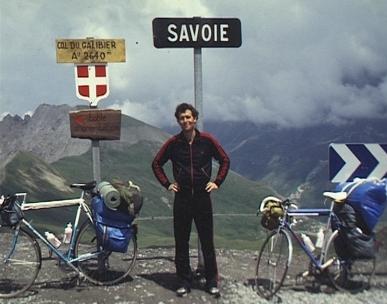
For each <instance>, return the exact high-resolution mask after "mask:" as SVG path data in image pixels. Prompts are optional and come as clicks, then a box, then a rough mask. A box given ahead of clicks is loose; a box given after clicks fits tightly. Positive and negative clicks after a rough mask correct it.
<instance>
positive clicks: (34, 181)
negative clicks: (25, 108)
mask: <svg viewBox="0 0 387 304" xmlns="http://www.w3.org/2000/svg"><path fill="white" fill-rule="evenodd" d="M70 110H73V109H72V108H70V107H68V106H66V105H62V106H50V105H42V106H40V107H38V108H37V109H36V111H35V113H34V114H33V115H32V116H31V117H25V118H24V119H22V118H20V117H17V116H7V117H6V118H5V119H4V120H3V121H2V122H1V123H0V134H3V135H5V136H7V141H9V143H8V144H7V145H6V146H7V147H5V148H4V149H2V150H1V151H0V152H1V153H0V159H1V160H2V162H0V164H1V167H2V170H1V172H2V179H1V181H0V193H13V192H27V193H28V197H27V198H28V199H27V201H38V200H51V199H64V198H70V197H76V196H77V195H79V193H78V192H76V191H74V190H73V189H70V188H69V187H68V185H69V184H70V183H73V182H86V181H90V180H92V165H91V160H92V156H91V151H90V141H89V140H80V139H72V138H70V133H69V119H68V112H69V111H70ZM53 117H55V119H54V118H53ZM66 126H67V127H66ZM169 136H170V135H169V134H167V133H165V132H163V131H161V130H160V129H157V128H154V127H152V126H149V125H146V124H145V123H142V122H140V121H138V120H135V119H133V118H131V117H128V116H125V115H123V116H122V128H121V140H120V141H103V142H101V151H100V152H101V155H100V158H101V175H102V180H111V179H113V178H119V179H122V180H128V179H130V180H132V181H133V182H135V183H136V184H138V185H140V186H141V188H142V191H143V194H144V198H145V201H144V207H143V210H142V211H141V218H140V219H139V223H140V235H139V243H140V245H141V246H150V245H152V246H165V245H172V244H173V238H172V236H173V232H172V221H171V216H172V204H173V196H172V195H171V193H169V192H168V191H166V190H165V189H164V188H163V187H161V186H160V185H159V183H158V182H157V180H156V179H155V178H154V176H153V173H152V170H151V166H150V164H151V161H152V159H153V157H154V155H155V153H156V151H157V150H158V149H159V148H160V146H161V144H162V143H163V142H164V141H165V140H166V139H167V138H168V137H169ZM56 148H58V150H56ZM168 171H169V174H170V170H168ZM273 192H274V191H273V190H272V189H271V188H270V187H268V186H265V185H262V184H260V183H258V182H252V181H249V180H248V179H246V178H244V177H242V176H241V175H239V174H236V173H234V172H230V173H229V176H228V177H227V179H226V182H225V183H224V185H222V187H221V189H220V190H219V191H217V192H216V193H214V195H213V200H214V212H215V213H217V214H229V213H243V214H245V215H244V217H237V216H216V220H215V231H216V239H217V244H219V245H221V246H226V247H249V248H253V247H254V248H255V247H256V240H257V238H260V236H261V235H262V234H263V233H264V232H263V231H262V230H261V229H260V226H259V224H258V220H257V218H256V217H255V213H256V210H257V207H258V204H259V202H260V201H261V200H262V198H263V197H264V196H266V195H270V194H272V193H273ZM73 212H74V208H73V209H72V208H64V211H63V212H62V208H61V209H53V210H41V211H32V212H31V217H32V218H33V220H34V222H35V224H37V225H39V227H40V228H41V229H45V230H47V229H50V230H52V231H53V232H55V233H57V234H60V233H62V232H63V231H62V230H63V228H64V226H65V224H66V223H67V222H68V221H70V220H71V219H72V218H71V215H73ZM28 217H30V216H29V214H28ZM241 219H242V220H241Z"/></svg>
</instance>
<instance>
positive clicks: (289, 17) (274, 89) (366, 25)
mask: <svg viewBox="0 0 387 304" xmlns="http://www.w3.org/2000/svg"><path fill="white" fill-rule="evenodd" d="M386 11H387V2H385V1H349V0H344V1H333V0H324V1H323V0H321V1H301V0H285V1H272V0H262V1H255V0H246V1H243V2H235V1H231V0H211V1H210V0H202V1H183V0H173V1H167V0H163V1H151V0H148V1H135V0H131V1H129V0H122V1H114V2H110V1H91V0H90V1H89V0H85V1H82V2H79V1H75V0H71V1H59V0H55V1H48V0H46V1H43V0H36V1H30V2H28V1H22V0H15V1H8V2H4V3H2V10H1V12H0V14H1V16H0V17H1V18H0V19H1V21H0V22H1V27H0V34H1V35H0V39H1V41H0V42H1V44H2V46H3V45H6V46H7V47H4V48H3V47H2V49H1V53H0V85H1V90H0V113H1V112H11V113H18V114H21V113H25V112H26V111H29V110H33V109H34V108H36V107H37V106H38V105H39V104H40V103H41V102H42V101H43V100H44V101H46V102H49V103H54V104H55V103H58V104H59V103H68V104H71V105H75V104H82V103H84V101H79V100H77V99H76V97H75V85H74V84H75V81H74V76H73V75H74V74H73V67H72V65H71V64H56V62H55V45H54V41H55V39H57V38H83V37H90V36H94V37H98V38H124V39H125V42H126V58H127V61H126V63H114V64H109V71H110V86H111V88H110V96H109V97H108V98H107V99H106V100H103V101H101V103H100V106H101V107H109V106H114V107H121V108H122V109H123V110H124V111H126V112H127V113H129V114H130V113H131V115H132V116H134V117H135V118H137V119H141V120H144V121H146V122H148V123H151V124H154V125H157V126H162V125H165V124H172V123H175V121H174V118H173V112H174V108H175V106H176V104H177V103H179V102H181V101H191V102H192V101H193V98H194V97H193V96H194V88H193V51H192V50H191V49H156V48H154V47H153V37H152V26H151V24H152V20H153V18H155V17H176V16H177V17H193V16H203V17H237V18H239V19H240V20H241V23H242V46H241V47H240V48H236V49H203V50H202V63H203V100H204V113H202V117H204V119H205V120H207V119H216V120H249V121H252V122H255V123H268V122H272V121H273V120H274V121H275V122H277V123H278V124H279V125H283V126H303V125H311V124H316V123H323V122H335V121H345V120H347V119H350V118H354V117H355V118H358V117H359V118H360V117H367V118H370V117H386V116H387V57H386V54H387V40H386V39H385V37H386V36H387V18H386V13H385V12H386ZM37 21H39V22H37Z"/></svg>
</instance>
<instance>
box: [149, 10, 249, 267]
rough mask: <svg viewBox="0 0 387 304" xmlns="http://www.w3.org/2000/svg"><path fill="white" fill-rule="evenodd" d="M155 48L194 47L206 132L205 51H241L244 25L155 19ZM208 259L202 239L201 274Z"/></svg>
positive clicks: (197, 103) (199, 106)
mask: <svg viewBox="0 0 387 304" xmlns="http://www.w3.org/2000/svg"><path fill="white" fill-rule="evenodd" d="M152 28H153V45H154V46H155V47H156V48H193V57H194V95H195V96H194V101H195V108H196V109H197V110H198V111H199V113H200V116H201V118H200V119H199V120H198V123H197V126H198V129H199V130H201V131H202V130H203V129H204V115H203V84H202V79H203V77H202V48H203V47H205V48H226V47H227V48H230V47H231V48H238V47H240V46H241V45H242V31H241V22H240V20H239V19H237V18H201V17H193V18H155V19H153V21H152ZM203 270H204V259H203V253H202V250H201V245H200V241H199V239H198V266H197V272H199V273H201V274H202V273H203Z"/></svg>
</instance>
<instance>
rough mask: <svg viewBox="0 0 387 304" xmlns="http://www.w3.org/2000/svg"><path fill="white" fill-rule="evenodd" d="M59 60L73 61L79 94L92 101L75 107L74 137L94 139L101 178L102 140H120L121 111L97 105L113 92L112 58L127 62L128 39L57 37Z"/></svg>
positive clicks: (96, 169)
mask: <svg viewBox="0 0 387 304" xmlns="http://www.w3.org/2000/svg"><path fill="white" fill-rule="evenodd" d="M55 43H56V61H57V63H73V64H74V74H75V85H76V96H77V97H78V98H79V99H82V100H86V101H87V102H89V109H88V110H80V111H72V112H70V113H69V115H70V131H71V137H73V138H85V139H90V140H91V149H92V162H93V178H94V180H96V181H97V183H99V182H100V181H101V162H100V145H99V141H100V140H119V139H120V132H121V111H119V110H108V109H97V105H98V102H99V101H100V100H101V99H104V98H106V97H107V96H108V95H109V73H108V63H109V62H125V60H126V57H125V40H124V39H94V38H86V39H56V41H55Z"/></svg>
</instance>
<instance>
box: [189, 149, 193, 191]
mask: <svg viewBox="0 0 387 304" xmlns="http://www.w3.org/2000/svg"><path fill="white" fill-rule="evenodd" d="M189 157H190V161H191V191H192V195H193V194H194V181H193V178H194V176H193V160H192V143H190V144H189Z"/></svg>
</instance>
